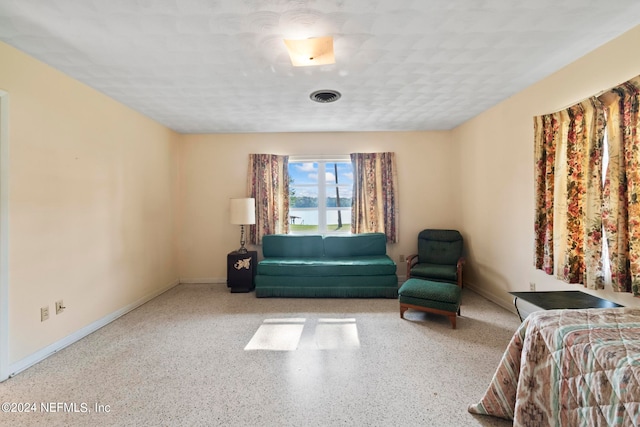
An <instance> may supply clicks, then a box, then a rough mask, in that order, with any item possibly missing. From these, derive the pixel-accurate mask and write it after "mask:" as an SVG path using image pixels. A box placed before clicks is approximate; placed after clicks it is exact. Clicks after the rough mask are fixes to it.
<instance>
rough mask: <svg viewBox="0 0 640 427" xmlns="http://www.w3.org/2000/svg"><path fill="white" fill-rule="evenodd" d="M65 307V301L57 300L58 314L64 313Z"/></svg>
mask: <svg viewBox="0 0 640 427" xmlns="http://www.w3.org/2000/svg"><path fill="white" fill-rule="evenodd" d="M65 308H67V307H65V306H64V303H63V302H62V300H60V301H56V314H60V313H62V312H63V311H64V309H65Z"/></svg>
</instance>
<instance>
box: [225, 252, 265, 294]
mask: <svg viewBox="0 0 640 427" xmlns="http://www.w3.org/2000/svg"><path fill="white" fill-rule="evenodd" d="M257 263H258V252H257V251H247V253H240V252H238V251H233V252H231V253H229V254H227V287H228V288H231V292H251V291H252V290H253V288H254V287H255V285H254V278H255V276H256V270H257V267H258V265H257Z"/></svg>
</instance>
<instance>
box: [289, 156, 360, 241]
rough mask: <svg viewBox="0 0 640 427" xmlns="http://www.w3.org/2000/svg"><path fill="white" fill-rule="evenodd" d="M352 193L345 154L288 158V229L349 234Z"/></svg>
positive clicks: (314, 232)
mask: <svg viewBox="0 0 640 427" xmlns="http://www.w3.org/2000/svg"><path fill="white" fill-rule="evenodd" d="M352 192H353V168H352V166H351V160H350V158H349V156H348V155H347V156H332V157H330V158H318V157H317V156H314V157H308V158H306V157H293V156H292V157H289V221H290V224H289V232H290V233H291V234H349V233H351V197H352Z"/></svg>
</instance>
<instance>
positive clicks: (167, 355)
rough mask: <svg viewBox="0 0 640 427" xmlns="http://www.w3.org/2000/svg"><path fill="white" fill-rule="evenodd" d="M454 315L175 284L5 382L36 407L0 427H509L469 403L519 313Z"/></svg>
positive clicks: (8, 417)
mask: <svg viewBox="0 0 640 427" xmlns="http://www.w3.org/2000/svg"><path fill="white" fill-rule="evenodd" d="M461 310H462V313H461V314H462V316H461V317H459V318H458V329H456V330H453V329H451V325H450V323H449V320H448V319H447V318H446V317H444V316H436V315H431V314H425V313H421V312H416V311H412V310H410V311H408V312H407V313H406V314H405V317H406V318H407V320H402V319H400V315H399V311H398V302H397V301H396V300H388V299H275V298H274V299H271V298H269V299H264V298H262V299H258V298H255V295H254V294H253V293H248V294H231V293H229V291H228V289H227V288H226V286H225V285H222V284H214V285H202V284H197V285H191V284H182V285H178V286H177V287H175V288H173V289H171V290H170V291H168V292H166V293H164V294H163V295H161V296H159V297H157V298H155V299H154V300H152V301H150V302H148V303H147V304H145V305H143V306H142V307H140V308H138V309H136V310H134V311H132V312H131V313H129V314H127V315H125V316H123V317H121V318H119V319H118V320H116V321H115V322H113V323H111V324H109V325H107V326H105V327H104V328H102V329H100V330H98V331H96V332H94V333H93V334H91V335H89V336H88V337H86V338H84V339H82V340H80V341H78V342H77V343H75V344H73V345H71V346H69V347H67V348H65V349H63V350H61V351H60V352H58V353H56V354H54V355H52V356H51V357H49V358H47V359H46V360H44V361H42V362H40V363H39V364H37V365H35V366H33V367H31V368H29V369H27V370H25V371H24V372H22V373H20V374H18V375H17V376H15V377H13V378H10V379H9V380H7V381H5V382H4V383H0V401H2V402H21V403H35V404H36V410H35V412H31V413H20V414H16V413H0V425H7V426H9V425H11V426H36V425H37V426H45V425H46V426H63V425H64V426H76V425H77V426H147V425H150V426H151V425H153V426H174V425H183V426H365V425H366V426H508V425H511V423H510V422H509V421H506V420H500V419H495V418H491V417H483V416H475V415H471V414H469V413H468V412H467V406H468V405H469V404H470V403H476V402H477V401H478V400H479V399H480V398H481V397H482V395H483V393H484V391H485V390H486V388H487V386H488V385H489V382H490V380H491V378H492V376H493V373H494V371H495V369H496V367H497V365H498V362H499V360H500V357H501V356H502V353H503V351H504V349H505V348H506V346H507V343H508V342H509V339H510V338H511V336H512V334H513V332H514V331H515V329H516V328H517V327H518V325H519V321H518V318H517V316H516V315H515V314H513V313H510V312H508V311H506V310H504V309H503V308H501V307H499V306H497V305H495V304H493V303H491V302H489V301H487V300H486V299H484V298H482V297H480V296H479V295H477V294H475V293H473V292H471V291H469V290H467V289H465V290H464V291H463V297H462V307H461ZM245 348H246V349H245ZM43 403H44V407H45V408H49V409H54V410H55V411H56V412H53V411H51V412H48V413H47V412H45V411H44V410H43V406H42V404H43Z"/></svg>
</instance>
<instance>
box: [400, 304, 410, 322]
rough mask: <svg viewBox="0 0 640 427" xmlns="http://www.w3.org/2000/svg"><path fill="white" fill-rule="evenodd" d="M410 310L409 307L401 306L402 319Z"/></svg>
mask: <svg viewBox="0 0 640 427" xmlns="http://www.w3.org/2000/svg"><path fill="white" fill-rule="evenodd" d="M408 309H409V307H407V306H405V305H402V304H400V318H401V319H404V312H405V311H407V310H408Z"/></svg>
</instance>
